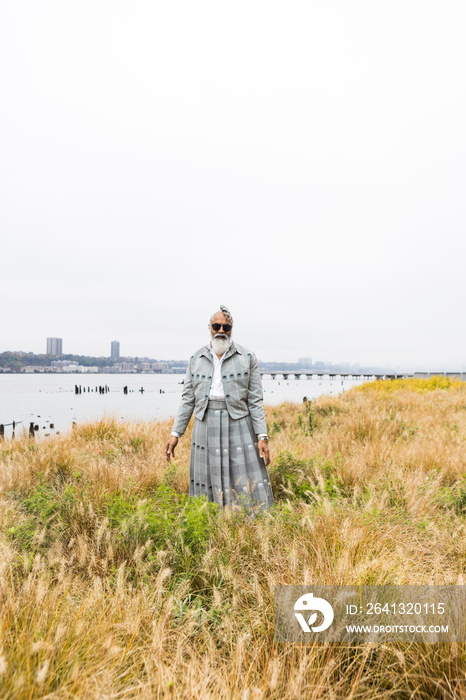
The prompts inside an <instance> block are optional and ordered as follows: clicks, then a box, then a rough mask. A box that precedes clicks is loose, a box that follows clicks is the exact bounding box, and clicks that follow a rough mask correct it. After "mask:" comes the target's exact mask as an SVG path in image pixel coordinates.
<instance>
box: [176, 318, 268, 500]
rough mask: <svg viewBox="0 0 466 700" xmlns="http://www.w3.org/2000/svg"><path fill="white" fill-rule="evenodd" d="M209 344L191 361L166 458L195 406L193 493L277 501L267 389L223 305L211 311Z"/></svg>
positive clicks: (181, 433) (192, 463) (191, 477)
mask: <svg viewBox="0 0 466 700" xmlns="http://www.w3.org/2000/svg"><path fill="white" fill-rule="evenodd" d="M209 328H210V334H211V338H210V343H209V345H205V346H204V347H202V348H201V349H200V350H198V351H197V352H195V353H194V355H193V356H192V357H191V359H190V361H189V365H188V371H187V373H186V378H185V383H184V388H183V393H182V395H181V405H180V408H179V410H178V414H177V416H176V419H175V423H174V425H173V431H172V434H171V437H170V439H169V441H168V442H167V444H166V446H165V456H166V459H167V460H168V461H170V458H171V457H172V456H173V457H175V447H176V445H177V444H178V439H179V438H180V437H181V436H182V435H183V433H184V432H185V430H186V428H187V426H188V423H189V420H190V418H191V415H192V413H193V411H194V426H193V434H192V443H191V459H190V466H189V495H190V496H201V495H202V494H204V495H205V496H206V497H207V499H208V500H209V501H214V502H215V503H218V505H219V506H227V505H228V506H232V505H235V504H242V505H244V506H245V507H246V508H248V509H252V508H253V507H254V506H259V507H261V508H268V507H270V506H271V505H272V504H273V502H274V501H273V495H272V488H271V485H270V479H269V475H268V473H267V466H268V465H269V464H270V455H269V446H268V444H267V443H268V438H267V429H266V424H265V414H264V405H263V393H262V384H261V377H260V373H259V365H258V364H257V359H256V357H255V355H254V354H253V353H252V352H250V351H249V350H246V348H244V347H242V346H241V345H238V344H235V343H233V341H232V339H231V333H232V329H233V318H232V316H231V314H230V312H229V311H228V309H227V308H226V307H225V306H221V307H220V311H217V312H216V313H215V314H213V315H212V317H211V319H210V323H209Z"/></svg>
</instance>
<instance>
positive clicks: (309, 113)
mask: <svg viewBox="0 0 466 700" xmlns="http://www.w3.org/2000/svg"><path fill="white" fill-rule="evenodd" d="M465 36H466V4H465V3H464V2H463V1H462V0H461V1H457V2H455V1H447V2H444V3H440V2H438V1H436V2H429V0H427V1H426V0H415V1H413V0H401V1H397V0H391V1H390V2H374V0H366V1H362V0H340V1H331V0H319V1H318V2H317V1H316V0H306V1H305V2H293V1H292V0H291V1H290V0H288V1H287V2H284V1H282V2H273V1H271V0H267V1H260V2H259V1H254V0H247V2H242V1H239V0H235V2H222V1H220V0H214V1H212V2H204V1H203V0H197V1H196V2H193V1H192V0H189V1H186V2H177V1H176V0H170V1H169V2H167V1H156V0H151V1H150V2H148V1H147V2H146V1H142V0H140V1H138V0H135V1H133V2H129V0H128V1H126V2H118V1H116V0H111V1H108V2H106V1H104V0H92V2H90V1H86V0H80V1H79V2H71V0H56V1H54V2H52V1H46V0H29V1H25V0H15V2H3V3H2V4H1V9H0V60H1V66H2V70H1V77H0V126H1V128H0V140H1V149H0V151H1V155H0V231H1V246H0V256H1V278H0V293H1V299H2V304H1V309H2V311H1V317H0V351H4V350H25V351H32V352H45V350H46V337H47V336H58V337H61V338H63V351H64V352H65V353H79V354H85V355H109V354H110V342H111V340H114V339H117V340H119V341H120V343H121V353H122V354H123V355H137V356H144V355H146V356H149V357H153V358H157V359H169V358H173V359H187V358H188V357H189V356H190V354H192V352H193V351H194V350H195V349H197V348H198V347H199V346H201V345H202V344H203V343H204V342H205V340H206V339H207V322H208V318H209V316H210V314H211V313H212V312H213V311H215V310H216V309H217V308H218V306H219V305H220V304H225V305H227V306H228V307H229V308H230V309H231V312H232V314H233V317H234V321H235V328H234V337H235V338H236V340H237V341H238V342H240V343H242V344H243V345H246V346H247V347H249V348H251V349H252V350H253V351H254V352H256V354H257V355H258V357H259V358H261V359H262V360H267V361H268V360H286V361H294V360H296V359H297V358H298V357H303V356H308V357H312V358H313V360H329V361H333V362H337V361H340V360H346V361H349V362H360V363H361V364H368V363H370V364H377V365H387V364H389V365H391V366H393V367H395V368H403V367H405V366H412V367H418V368H423V369H426V368H429V367H430V368H433V369H458V368H459V369H461V368H465V367H466V331H465V323H466V321H465V315H466V314H465V301H466V294H465V273H464V269H465V261H466V242H465V238H466V237H465V233H466V227H465V224H466V196H465V194H466V166H465V155H466V128H465V124H466V95H465V90H466V88H465V66H466V41H465Z"/></svg>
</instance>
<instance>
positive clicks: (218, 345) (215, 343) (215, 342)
mask: <svg viewBox="0 0 466 700" xmlns="http://www.w3.org/2000/svg"><path fill="white" fill-rule="evenodd" d="M210 342H211V345H212V350H213V351H214V353H215V354H216V355H223V353H224V352H226V351H227V350H228V348H229V347H230V339H229V338H225V336H223V335H222V336H215V337H214V338H211V340H210Z"/></svg>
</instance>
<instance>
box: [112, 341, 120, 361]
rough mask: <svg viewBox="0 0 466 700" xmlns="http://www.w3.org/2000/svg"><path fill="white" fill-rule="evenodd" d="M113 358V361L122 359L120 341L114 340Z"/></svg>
mask: <svg viewBox="0 0 466 700" xmlns="http://www.w3.org/2000/svg"><path fill="white" fill-rule="evenodd" d="M111 358H112V360H119V359H120V342H119V341H118V340H112V351H111Z"/></svg>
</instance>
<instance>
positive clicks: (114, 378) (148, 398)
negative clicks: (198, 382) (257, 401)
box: [0, 374, 363, 437]
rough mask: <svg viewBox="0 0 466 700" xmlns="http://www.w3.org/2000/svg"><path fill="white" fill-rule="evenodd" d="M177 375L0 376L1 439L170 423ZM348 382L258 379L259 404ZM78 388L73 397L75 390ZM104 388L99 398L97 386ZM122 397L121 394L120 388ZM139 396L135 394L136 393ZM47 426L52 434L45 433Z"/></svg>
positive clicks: (297, 398) (333, 389) (337, 388)
mask: <svg viewBox="0 0 466 700" xmlns="http://www.w3.org/2000/svg"><path fill="white" fill-rule="evenodd" d="M183 379H184V375H182V374H93V375H90V374H89V375H82V374H69V375H67V374H0V424H1V423H3V424H4V425H5V437H10V436H11V430H12V427H11V425H8V424H11V423H12V422H13V421H16V423H17V426H16V435H19V434H20V433H21V430H22V429H23V428H24V429H26V430H28V429H29V424H30V423H31V422H33V423H34V424H35V425H38V426H39V430H38V431H37V432H36V436H38V437H40V436H43V435H45V434H52V435H53V434H56V433H57V432H64V431H66V430H68V429H70V428H71V426H72V423H73V422H75V423H84V422H86V421H90V420H98V419H99V418H102V417H103V416H107V417H114V418H117V419H118V420H144V421H149V420H157V419H160V420H163V419H167V418H170V417H172V416H173V417H174V416H175V414H176V412H177V410H178V406H179V404H180V398H181V392H182V390H183V385H182V383H181V382H182V381H183ZM362 381H363V380H360V379H358V380H351V379H345V380H342V379H333V380H330V379H287V380H285V379H281V378H277V379H267V378H265V379H263V381H262V384H263V388H264V402H265V403H267V404H272V405H273V404H280V403H283V402H284V401H294V402H302V400H303V398H304V397H305V396H306V397H307V398H308V399H314V398H316V397H317V396H321V395H322V394H330V395H337V394H339V393H341V392H342V391H345V390H347V389H350V388H351V387H354V386H356V385H357V384H361V383H362ZM76 384H77V385H78V386H79V385H80V386H81V387H82V393H81V394H75V385H76ZM105 385H106V386H108V393H105V394H100V393H99V391H98V387H99V386H105ZM125 386H127V387H128V393H127V394H125V393H124V391H123V390H124V387H125ZM141 388H142V389H143V390H144V391H143V392H141V391H140V389H141ZM51 424H53V428H52V427H51Z"/></svg>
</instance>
